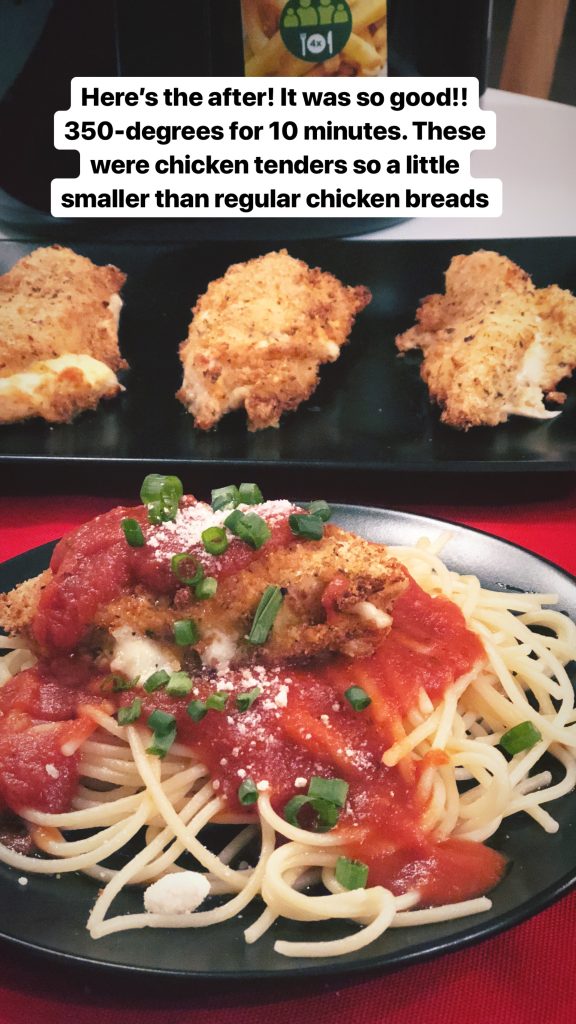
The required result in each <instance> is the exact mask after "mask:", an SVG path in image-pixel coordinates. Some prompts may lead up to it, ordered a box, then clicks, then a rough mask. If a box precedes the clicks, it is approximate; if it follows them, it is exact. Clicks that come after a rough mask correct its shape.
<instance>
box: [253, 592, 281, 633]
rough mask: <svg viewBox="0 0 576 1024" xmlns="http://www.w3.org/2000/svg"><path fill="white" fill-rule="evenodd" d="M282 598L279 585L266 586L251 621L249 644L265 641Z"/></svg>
mask: <svg viewBox="0 0 576 1024" xmlns="http://www.w3.org/2000/svg"><path fill="white" fill-rule="evenodd" d="M283 600H284V597H283V595H282V591H281V589H280V587H277V586H269V587H266V590H265V591H264V593H263V594H262V597H261V598H260V603H259V605H258V607H257V609H256V613H255V615H254V619H253V621H252V628H251V630H250V633H249V635H248V641H249V642H250V643H251V644H264V643H266V641H267V639H268V636H269V634H270V630H271V629H272V626H273V625H274V620H275V618H276V616H277V615H278V612H279V611H280V606H281V604H282V601H283Z"/></svg>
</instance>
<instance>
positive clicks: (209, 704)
mask: <svg viewBox="0 0 576 1024" xmlns="http://www.w3.org/2000/svg"><path fill="white" fill-rule="evenodd" d="M227 700H228V694H227V693H226V691H225V690H218V691H217V692H216V693H211V694H210V696H209V697H207V698H206V708H207V710H208V711H224V708H225V707H226V702H227Z"/></svg>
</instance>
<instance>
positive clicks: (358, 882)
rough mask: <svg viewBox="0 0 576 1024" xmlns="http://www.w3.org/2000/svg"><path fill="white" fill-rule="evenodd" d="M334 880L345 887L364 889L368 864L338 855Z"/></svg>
mask: <svg viewBox="0 0 576 1024" xmlns="http://www.w3.org/2000/svg"><path fill="white" fill-rule="evenodd" d="M334 874H335V875H336V881H337V882H340V885H343V886H344V888H345V889H365V888H366V882H367V881H368V865H367V864H363V863H362V861H361V860H350V859H349V858H348V857H338V860H337V861H336V870H335V872H334Z"/></svg>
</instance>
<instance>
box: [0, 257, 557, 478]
mask: <svg viewBox="0 0 576 1024" xmlns="http://www.w3.org/2000/svg"><path fill="white" fill-rule="evenodd" d="M282 246H283V243H282V242H281V241H279V242H276V243H270V242H259V243H256V242H235V243H222V242H218V243H216V242H198V243H193V244H186V245H183V244H179V243H168V242H165V243H158V242H154V243H152V242H141V241H138V242H136V241H125V242H117V241H110V242H105V243H104V242H88V243H85V244H81V243H75V244H74V248H75V249H76V250H77V251H78V252H81V253H83V254H85V255H87V256H89V257H90V258H91V259H93V260H94V261H95V262H97V263H115V264H116V265H117V266H119V267H120V268H121V269H122V270H124V271H125V272H126V273H127V274H128V281H127V283H126V286H125V289H124V309H123V312H122V318H121V324H120V344H121V349H122V352H123V354H124V355H125V357H126V358H127V359H128V361H129V363H130V366H131V369H130V371H129V372H128V373H126V375H125V376H124V384H125V386H126V391H125V392H124V394H123V395H121V396H120V397H119V398H117V399H114V400H112V401H111V402H107V403H105V404H103V405H101V406H100V408H99V409H97V410H96V411H95V412H88V413H84V414H83V415H82V416H80V417H79V418H78V419H77V420H76V421H75V422H74V423H72V424H63V425H57V426H49V425H48V424H45V423H43V422H42V421H40V420H33V421H29V422H27V423H23V424H16V425H10V426H2V427H0V462H3V463H4V465H5V468H8V467H7V465H6V464H10V463H11V464H12V465H16V464H19V465H22V464H24V463H36V464H38V463H40V464H41V465H43V467H44V469H48V464H50V463H53V464H57V465H60V466H62V467H64V465H68V466H72V465H76V466H79V463H80V462H81V463H86V462H88V463H90V462H91V461H92V460H93V461H94V462H95V463H99V464H102V463H104V464H106V463H108V464H115V465H116V466H117V468H118V465H121V464H125V466H126V468H128V466H129V465H132V466H136V465H138V466H141V467H142V468H146V469H147V468H149V467H152V466H154V467H157V468H159V467H162V466H172V467H177V466H179V465H180V466H182V464H186V465H188V466H190V468H193V467H198V468H200V467H203V468H207V467H211V468H212V467H213V468H214V470H215V471H216V470H218V471H219V470H220V469H226V468H231V469H232V468H233V467H242V474H244V471H245V470H246V471H248V470H249V469H252V468H253V469H254V470H256V471H257V470H258V469H259V468H264V467H272V466H274V467H278V468H279V467H291V468H292V469H293V470H296V471H298V470H302V471H307V472H308V473H310V472H312V473H314V474H316V473H317V474H321V473H322V472H324V471H328V470H330V471H332V472H333V471H334V470H336V471H338V470H342V471H350V470H356V471H364V472H365V473H366V474H374V473H380V472H384V471H400V472H403V473H411V472H419V473H422V472H425V473H427V472H436V471H438V472H459V471H475V472H484V471H490V472H498V471H504V472H525V471H531V472H535V471H565V470H573V469H576V383H575V382H574V381H572V382H571V383H569V384H568V385H567V387H566V390H567V392H568V400H567V402H566V405H565V407H564V410H563V412H562V414H561V415H560V416H558V417H557V418H556V419H555V420H549V421H544V422H542V421H535V420H526V419H520V418H513V419H512V420H511V421H510V422H509V423H507V424H503V425H501V426H498V427H492V428H488V427H482V428H475V429H473V430H470V431H468V432H467V433H462V432H460V431H456V430H454V429H452V428H450V427H446V426H444V425H443V424H441V423H440V418H439V410H438V408H437V407H436V406H434V405H432V404H431V403H430V402H429V400H428V396H427V390H426V388H425V386H424V384H423V383H422V381H421V380H420V376H419V371H418V359H417V358H416V357H414V356H409V357H408V358H406V359H399V358H398V357H397V355H396V349H395V346H394V338H395V335H396V334H397V333H398V332H399V331H402V330H405V329H406V328H407V327H409V326H410V325H411V324H412V323H413V321H414V314H415V310H416V307H417V304H418V301H419V299H420V298H422V297H423V296H424V295H427V294H429V293H430V292H435V291H439V290H442V288H443V273H444V271H445V269H446V267H447V266H448V263H449V261H450V259H451V257H452V256H454V255H456V254H457V253H469V252H472V251H474V250H476V249H479V248H490V249H494V250H496V251H498V252H501V253H503V254H505V255H507V256H509V257H511V259H513V260H515V261H516V262H517V263H519V264H520V266H522V267H523V268H524V269H525V270H527V271H528V272H529V273H530V274H531V275H532V276H533V278H534V281H535V283H536V284H537V285H538V286H543V285H546V284H552V283H556V284H559V285H560V286H561V287H563V288H568V289H570V290H572V291H576V239H573V238H548V239H525V238H523V239H515V240H490V241H487V242H479V241H477V240H474V241H466V242H461V241H446V242H444V241H443V242H395V241H390V242H387V241H361V242H350V241H330V242H327V241H324V242H321V241H298V242H293V241H291V242H289V243H287V246H286V247H287V248H288V250H289V252H290V253H291V254H292V255H293V256H297V257H301V258H302V259H305V260H306V261H307V262H308V263H309V264H310V265H312V266H320V267H322V268H323V269H324V270H330V271H332V272H333V273H335V274H336V275H337V276H338V277H339V278H340V279H341V280H342V281H344V282H346V283H347V284H364V285H367V286H368V287H369V288H370V289H371V291H372V293H373V300H372V303H371V304H370V306H368V308H367V309H366V310H365V311H364V312H363V313H362V314H361V315H360V316H359V318H358V321H357V323H356V326H355V327H354V329H353V332H352V336H351V340H350V343H349V344H348V345H347V346H346V347H345V349H344V350H343V352H342V355H341V357H340V359H339V360H338V361H337V362H336V363H333V364H331V365H328V366H325V367H323V369H322V371H321V382H320V385H319V387H318V389H317V390H316V392H315V394H313V395H312V397H311V398H310V399H309V401H307V402H304V403H303V404H302V405H301V406H300V408H299V409H298V410H296V411H295V412H293V413H291V414H289V415H286V416H284V417H283V418H282V422H281V425H280V428H279V429H278V430H274V429H268V430H264V431H259V432H258V433H252V434H251V433H249V432H248V431H247V429H246V419H245V415H244V413H243V412H237V413H233V414H231V415H228V416H226V417H225V418H224V419H223V420H222V421H221V423H220V424H219V425H218V426H217V427H216V428H215V429H214V430H212V431H210V432H208V433H203V432H201V431H199V430H196V429H195V428H194V426H193V421H192V417H191V416H190V415H189V414H188V413H186V411H185V410H184V408H183V407H182V405H180V403H179V402H177V401H176V399H175V398H174V394H175V392H176V390H177V388H178V387H179V385H180V383H181V368H180V363H179V359H178V345H179V343H180V342H181V341H182V340H183V339H184V338H185V337H186V334H187V328H188V323H189V320H190V308H191V306H193V305H194V303H195V301H196V298H197V297H198V295H199V294H200V293H202V292H203V291H205V289H206V286H207V284H208V282H209V281H211V280H213V279H214V278H217V277H220V276H221V275H222V274H223V273H224V272H225V270H226V269H227V267H228V266H229V265H230V264H231V263H236V262H238V261H243V260H247V259H250V258H251V257H253V256H256V255H259V254H261V253H264V252H267V251H270V250H271V249H278V248H281V247H282ZM32 248H34V243H32V242H12V241H1V242H0V270H1V272H2V273H4V272H5V271H6V270H7V269H8V268H9V267H10V266H11V265H12V264H13V263H14V262H15V261H16V260H17V259H18V258H19V257H20V256H22V255H23V254H24V253H25V252H28V251H30V250H31V249H32ZM53 468H54V469H55V468H56V466H53ZM216 475H217V476H218V478H219V479H220V478H221V474H220V473H219V472H217V473H216Z"/></svg>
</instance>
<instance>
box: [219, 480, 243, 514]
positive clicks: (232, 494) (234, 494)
mask: <svg viewBox="0 0 576 1024" xmlns="http://www.w3.org/2000/svg"><path fill="white" fill-rule="evenodd" d="M239 501H240V494H239V492H238V488H237V487H236V484H229V486H228V487H217V488H216V489H215V490H214V491H212V508H213V509H214V511H215V512H221V511H222V510H223V509H225V508H236V505H238V503H239Z"/></svg>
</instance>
